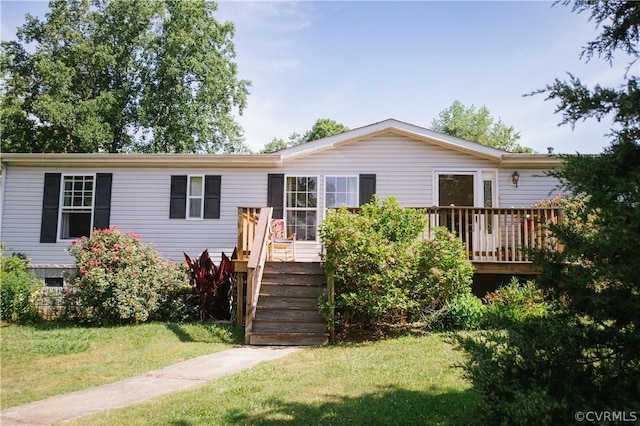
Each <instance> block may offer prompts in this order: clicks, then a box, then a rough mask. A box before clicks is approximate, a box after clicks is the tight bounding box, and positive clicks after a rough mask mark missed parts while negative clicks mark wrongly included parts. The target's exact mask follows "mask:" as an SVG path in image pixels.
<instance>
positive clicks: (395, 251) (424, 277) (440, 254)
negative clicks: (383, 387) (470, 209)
mask: <svg viewBox="0 0 640 426" xmlns="http://www.w3.org/2000/svg"><path fill="white" fill-rule="evenodd" d="M426 225H427V218H426V214H425V212H424V211H423V210H416V209H403V208H402V207H400V205H399V204H398V202H397V201H396V200H395V199H394V198H393V197H391V198H387V199H385V200H382V201H380V200H379V199H377V198H375V199H374V201H373V202H371V203H369V204H367V205H364V206H362V208H361V210H360V212H359V213H352V212H349V211H348V210H347V209H339V210H332V211H329V213H328V215H327V218H326V219H325V220H324V222H323V224H322V226H321V228H320V235H321V236H322V241H323V243H324V248H325V251H324V253H323V254H322V255H321V256H322V260H323V262H324V267H325V271H326V273H327V274H328V275H331V276H333V278H334V279H335V305H334V306H329V305H328V303H327V302H326V301H324V302H321V308H322V310H323V311H324V312H325V313H328V312H329V311H330V310H331V308H335V320H336V323H337V324H338V325H339V326H340V325H346V324H352V323H360V324H362V325H368V324H371V323H374V322H376V321H379V320H382V319H384V320H387V321H403V320H405V319H415V318H421V317H422V316H423V314H424V312H425V311H432V310H433V309H434V308H439V307H441V306H442V304H444V302H445V301H446V300H448V299H450V298H451V297H453V296H455V295H457V294H459V293H463V292H464V291H468V290H469V288H470V285H471V278H472V274H473V269H472V266H471V264H470V262H469V261H468V260H467V259H466V255H465V253H464V247H463V245H462V242H461V241H460V240H459V239H457V238H455V237H454V236H453V235H451V234H449V233H448V232H447V231H446V230H444V228H442V229H440V228H438V229H436V230H435V238H434V240H419V239H418V237H419V236H420V234H421V233H422V232H423V230H424V229H425V228H426Z"/></svg>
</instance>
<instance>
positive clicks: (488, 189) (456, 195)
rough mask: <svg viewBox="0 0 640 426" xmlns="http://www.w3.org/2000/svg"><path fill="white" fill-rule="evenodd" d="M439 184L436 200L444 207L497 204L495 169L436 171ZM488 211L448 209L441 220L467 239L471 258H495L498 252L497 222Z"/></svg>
mask: <svg viewBox="0 0 640 426" xmlns="http://www.w3.org/2000/svg"><path fill="white" fill-rule="evenodd" d="M436 184H437V188H436V194H437V200H436V202H437V205H438V206H440V207H478V208H484V207H486V208H490V207H493V206H494V199H495V190H494V188H495V184H496V173H495V171H492V170H487V171H484V170H483V171H451V172H449V171H446V172H444V171H443V172H436ZM485 213H486V212H483V211H481V210H480V209H477V210H475V209H463V210H457V209H446V210H444V211H442V212H441V213H440V215H439V217H438V218H437V220H438V221H439V224H440V225H441V226H446V227H447V228H449V229H450V230H452V231H455V233H456V235H457V236H459V237H460V238H461V239H462V241H464V243H465V247H466V250H467V252H468V253H469V254H470V258H471V259H474V260H491V258H492V257H493V255H494V252H495V247H494V246H495V242H494V238H493V234H494V233H493V224H494V223H495V222H494V218H493V215H487V214H485Z"/></svg>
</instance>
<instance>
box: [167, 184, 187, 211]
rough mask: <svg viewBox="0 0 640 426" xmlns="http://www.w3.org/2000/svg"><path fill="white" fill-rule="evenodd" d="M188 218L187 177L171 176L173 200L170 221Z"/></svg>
mask: <svg viewBox="0 0 640 426" xmlns="http://www.w3.org/2000/svg"><path fill="white" fill-rule="evenodd" d="M186 216H187V176H186V175H184V176H171V199H170V201H169V219H184V218H185V217H186Z"/></svg>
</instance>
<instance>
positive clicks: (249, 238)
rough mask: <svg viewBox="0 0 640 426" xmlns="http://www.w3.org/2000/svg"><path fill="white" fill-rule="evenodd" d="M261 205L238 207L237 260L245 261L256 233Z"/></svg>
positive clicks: (247, 258)
mask: <svg viewBox="0 0 640 426" xmlns="http://www.w3.org/2000/svg"><path fill="white" fill-rule="evenodd" d="M260 210H261V207H238V260H239V261H247V260H249V255H250V254H251V245H252V244H253V239H254V238H255V235H256V228H257V226H258V220H259V218H260Z"/></svg>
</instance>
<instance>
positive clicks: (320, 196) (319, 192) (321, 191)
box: [282, 174, 324, 244]
mask: <svg viewBox="0 0 640 426" xmlns="http://www.w3.org/2000/svg"><path fill="white" fill-rule="evenodd" d="M301 177H303V178H316V185H317V189H316V197H317V198H316V200H317V201H316V206H315V207H314V208H309V207H288V206H287V181H288V179H289V178H301ZM321 183H322V184H324V182H323V180H322V176H321V175H314V174H285V175H284V191H282V196H283V200H282V206H283V210H282V216H283V219H284V227H285V229H288V227H289V224H288V223H287V212H288V211H290V210H291V211H311V210H314V211H315V213H316V235H315V239H313V240H298V239H296V244H305V243H311V244H317V243H318V242H320V236H319V235H318V230H319V227H320V219H322V218H321V217H320V214H321V211H320V207H321V205H320V204H321V203H324V198H323V195H324V188H321V187H320V184H321Z"/></svg>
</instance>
